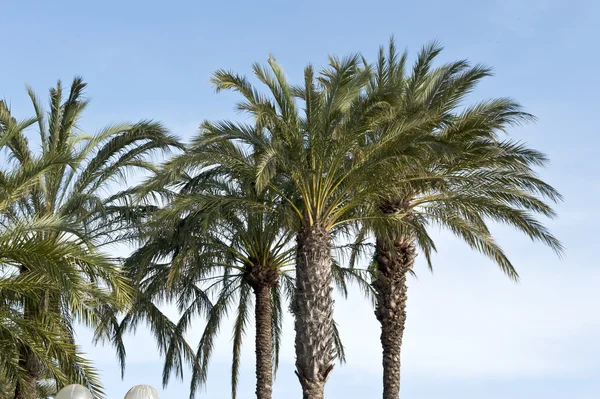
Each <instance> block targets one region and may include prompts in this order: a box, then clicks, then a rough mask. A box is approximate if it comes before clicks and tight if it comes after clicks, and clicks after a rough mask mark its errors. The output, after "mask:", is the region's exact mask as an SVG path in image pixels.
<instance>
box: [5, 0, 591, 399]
mask: <svg viewBox="0 0 600 399" xmlns="http://www.w3.org/2000/svg"><path fill="white" fill-rule="evenodd" d="M0 6H1V8H0V9H1V10H2V11H1V13H0V26H2V28H3V38H4V40H3V44H2V53H3V55H2V63H1V64H0V98H4V99H6V100H8V101H9V102H10V104H11V107H12V110H13V111H14V113H15V114H17V115H19V116H23V117H24V116H29V115H31V113H32V110H31V107H30V105H29V104H28V102H27V97H26V94H25V91H24V84H25V83H29V84H30V85H32V86H33V87H34V88H35V89H36V90H37V91H38V93H40V94H44V95H45V93H46V90H47V88H49V87H50V86H52V85H53V84H54V83H55V81H56V80H57V79H62V80H63V82H64V83H65V84H67V83H69V81H70V80H71V79H72V77H73V76H74V75H83V76H84V78H85V79H86V81H87V82H88V83H89V87H88V92H87V93H88V95H89V97H91V99H92V103H91V105H90V107H89V108H88V113H87V114H86V116H85V117H84V119H83V121H82V128H84V129H86V130H91V131H93V130H96V129H99V128H100V127H102V126H103V125H106V124H108V123H110V122H115V121H123V120H138V119H141V118H153V119H157V120H160V121H162V122H164V123H165V124H166V125H167V126H168V127H169V128H170V129H172V131H173V132H174V133H176V134H178V135H180V136H181V137H183V138H189V137H190V136H191V135H192V134H194V132H195V130H196V128H197V126H198V124H199V123H200V122H201V121H202V120H204V119H221V118H230V117H237V115H236V114H235V113H234V112H232V111H231V110H232V105H233V103H234V101H235V99H236V98H235V96H233V95H230V94H219V95H216V94H215V93H214V90H213V89H212V87H211V86H210V84H209V82H208V80H209V77H210V74H211V72H213V71H214V70H215V69H217V68H227V69H234V70H235V71H237V72H240V73H248V72H249V71H250V65H251V63H252V62H254V61H265V60H266V59H267V56H268V54H269V53H272V54H274V55H275V56H276V57H277V59H278V60H279V61H280V62H281V63H282V64H283V66H284V67H285V69H286V71H287V73H288V75H289V78H290V79H291V80H295V81H298V79H299V77H300V74H301V71H302V68H303V67H304V66H305V64H306V63H308V62H311V63H314V64H315V65H317V66H318V65H322V64H323V63H324V62H325V60H326V57H327V55H328V54H338V55H344V54H348V53H350V52H358V51H361V52H363V53H364V54H365V55H366V56H367V57H370V58H372V57H373V55H374V54H375V52H376V50H377V47H378V46H379V45H381V44H385V43H386V42H387V40H388V38H389V36H390V35H391V34H394V35H395V37H396V40H397V43H398V45H399V46H400V47H406V48H408V50H409V51H410V52H411V54H413V55H414V53H415V51H417V50H418V48H419V47H420V46H421V45H422V44H424V43H426V42H427V41H430V40H432V39H439V40H440V41H442V42H443V44H444V45H445V47H446V50H445V51H444V53H443V55H442V56H441V58H442V59H443V60H454V59H457V58H465V57H466V58H469V59H470V60H472V61H473V62H484V63H486V64H488V65H490V66H492V67H494V70H495V73H496V76H495V77H493V78H490V79H488V80H487V81H485V83H483V84H482V85H481V86H480V88H479V89H478V90H477V91H476V92H475V93H474V97H475V98H487V97H492V96H494V97H497V96H510V97H514V98H516V99H517V100H519V101H520V102H521V103H522V104H523V105H525V106H526V108H527V110H529V111H530V112H532V113H533V114H535V115H536V116H537V117H538V118H539V121H538V122H537V123H536V124H532V125H528V126H525V127H521V128H518V129H515V130H514V131H512V132H511V135H512V137H515V138H518V139H521V140H524V141H526V142H527V143H528V144H529V145H531V146H532V147H534V148H536V149H539V150H541V151H544V152H546V153H547V154H548V155H549V156H550V158H551V160H552V163H551V165H550V166H549V167H548V168H547V169H546V170H544V171H542V175H543V176H544V177H545V178H546V179H547V180H548V181H549V182H550V183H552V184H553V185H555V186H556V187H557V188H558V189H559V190H560V191H561V192H562V193H563V194H564V195H565V202H564V203H563V204H560V205H559V206H558V207H557V209H558V212H559V215H560V218H559V219H558V220H557V221H551V222H549V225H550V226H551V227H552V229H553V231H554V232H555V233H556V235H558V236H559V238H561V239H562V240H563V241H564V243H565V245H566V247H567V252H566V255H565V257H564V258H563V259H562V260H561V259H558V258H557V257H556V256H554V255H553V254H552V253H551V251H550V250H548V249H546V248H543V247H542V246H540V245H535V244H532V243H530V242H529V241H527V240H526V239H524V238H523V237H522V236H520V235H518V234H516V233H514V232H513V231H511V230H509V229H504V228H499V229H497V235H498V238H499V240H500V242H501V243H502V244H503V246H504V247H505V248H506V250H507V252H508V253H509V254H510V256H511V258H512V259H513V261H514V263H515V264H516V265H517V266H518V268H519V271H520V272H521V275H522V282H521V283H520V284H518V285H516V284H513V283H511V282H510V281H509V280H508V279H506V278H504V277H503V275H502V274H501V273H500V272H499V271H498V270H497V269H496V268H495V267H494V265H493V264H491V262H489V261H488V260H486V259H484V258H483V257H481V256H479V255H477V254H474V253H471V252H470V251H469V250H468V249H467V248H466V247H465V246H464V245H462V244H461V243H460V242H458V241H457V240H455V239H454V238H452V237H450V236H449V235H447V234H445V233H440V234H439V235H438V237H439V240H438V241H439V254H438V255H437V257H436V258H435V267H436V269H435V273H434V274H430V273H429V272H428V271H427V270H426V268H425V267H424V265H423V264H422V263H419V262H418V264H417V274H418V280H415V279H413V280H412V281H411V282H410V292H409V305H408V306H409V307H408V312H409V316H408V317H409V320H408V325H407V331H406V339H405V343H404V352H403V382H402V392H403V395H404V397H405V398H410V399H428V398H442V397H443V398H447V399H454V398H461V399H479V398H482V397H484V398H492V399H501V398H502V399H505V398H511V399H525V398H528V399H529V398H538V397H544V398H546V399H563V398H569V399H588V398H589V399H591V398H596V397H597V394H598V392H600V379H599V378H598V375H600V363H599V362H598V357H599V355H600V344H599V343H598V340H597V337H598V336H599V335H600V312H598V305H600V294H599V291H598V287H599V286H600V268H598V266H600V261H599V260H598V258H597V256H595V255H596V254H595V246H596V245H597V240H596V239H595V238H596V237H597V232H596V228H595V227H596V226H597V225H598V223H600V214H599V211H598V205H600V204H599V201H598V198H599V197H600V179H599V178H598V172H600V168H599V167H598V164H597V162H596V159H595V157H596V153H597V149H598V147H599V144H600V139H599V138H598V137H599V135H598V124H597V121H596V116H597V115H598V112H599V109H600V101H599V100H598V95H597V93H598V92H599V90H600V74H598V72H597V71H598V62H599V61H600V56H599V55H598V54H600V51H599V50H600V42H599V41H598V37H599V35H600V27H598V25H597V17H598V15H600V3H597V2H595V1H592V0H590V1H577V0H575V1H558V0H547V1H542V0H528V1H519V0H506V1H494V0H488V1H466V0H462V1H458V0H457V1H452V2H448V1H428V2H403V1H371V2H366V1H353V0H350V1H324V0H322V1H318V2H317V1H296V2H289V1H283V0H280V1H262V0H261V1H258V0H257V1H244V2H242V1H229V2H223V3H218V2H210V3H209V2H193V1H171V2H165V1H161V2H154V1H119V2H117V1H112V0H106V1H102V2H83V1H61V0H57V1H53V2H45V1H37V2H34V1H27V0H20V1H9V0H1V1H0ZM351 294H352V295H351V297H350V299H349V300H348V301H343V300H341V299H339V300H338V301H337V307H336V319H337V320H338V322H339V323H340V325H341V328H342V333H343V339H344V341H345V343H346V346H347V352H348V353H347V354H348V364H346V365H344V366H343V367H336V370H335V371H334V373H333V376H332V378H331V380H330V382H329V384H328V387H327V393H328V397H330V398H334V397H335V398H337V397H344V398H350V399H353V398H370V397H378V396H380V392H381V377H380V349H379V343H378V328H377V327H378V326H377V323H376V321H375V319H374V316H373V314H372V311H371V309H370V308H369V305H368V304H367V303H365V301H363V300H362V299H361V298H360V295H359V293H358V292H354V293H351ZM201 330H202V321H198V322H197V325H196V326H195V328H194V329H193V331H192V332H191V333H190V341H191V342H192V344H195V342H197V338H198V335H199V334H200V332H201ZM222 332H223V334H222V336H221V339H220V340H219V342H218V345H217V348H216V352H215V357H214V360H213V362H212V366H211V367H212V368H211V372H210V376H209V378H210V380H209V384H208V386H207V387H206V389H205V391H204V392H203V395H202V397H207V398H226V397H228V392H229V386H228V381H229V370H230V365H229V363H228V362H229V361H230V351H231V346H230V337H231V335H230V330H229V329H227V328H225V329H223V330H222ZM285 334H286V336H285V348H284V350H283V355H282V364H281V367H280V370H279V374H278V377H277V381H276V385H275V397H276V398H287V397H294V396H295V397H299V385H298V382H297V380H296V378H295V376H294V374H293V361H294V359H293V345H292V342H293V331H292V329H291V320H289V319H288V320H287V321H286V329H285ZM78 337H79V339H80V342H81V344H82V345H83V346H84V348H85V350H86V351H87V352H89V354H90V356H91V357H92V358H93V359H95V360H96V362H97V365H98V367H99V368H100V369H101V370H102V376H103V379H104V383H105V385H106V388H107V394H108V398H109V399H112V398H115V399H118V398H122V397H123V396H124V394H125V392H126V391H127V389H129V388H130V387H131V386H133V385H135V384H138V383H147V384H151V385H154V386H155V387H157V388H159V387H160V372H161V371H160V370H161V365H160V359H159V356H158V354H157V351H156V348H155V346H154V343H153V341H152V340H151V339H150V337H149V335H148V333H147V332H146V331H144V329H143V328H140V331H139V332H138V333H137V335H136V336H135V337H131V338H130V339H129V340H128V342H127V344H128V351H129V360H130V362H129V364H128V369H127V374H126V377H125V380H124V381H121V379H120V377H119V374H118V367H117V365H116V362H115V360H114V359H115V358H114V354H113V353H112V352H111V350H110V348H101V347H100V348H99V347H93V346H92V345H91V344H90V342H89V341H90V340H89V338H90V334H89V332H87V331H85V330H81V331H80V333H79V336H78ZM252 341H253V337H252V336H251V335H249V336H248V340H247V341H246V342H247V343H246V345H245V347H244V349H243V350H244V359H243V363H242V378H241V386H240V395H239V397H240V398H242V399H245V398H251V397H253V392H254V386H253V385H254V374H253V362H254V359H253V349H252ZM161 392H162V397H163V398H164V399H168V398H181V397H187V384H182V383H177V382H173V383H172V384H171V385H169V387H168V388H166V389H165V390H163V391H161Z"/></svg>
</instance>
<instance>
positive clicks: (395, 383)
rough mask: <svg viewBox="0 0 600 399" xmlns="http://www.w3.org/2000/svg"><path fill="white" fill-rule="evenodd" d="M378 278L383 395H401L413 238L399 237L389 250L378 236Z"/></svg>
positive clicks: (395, 397) (375, 285)
mask: <svg viewBox="0 0 600 399" xmlns="http://www.w3.org/2000/svg"><path fill="white" fill-rule="evenodd" d="M375 251H376V252H375V256H376V262H377V268H378V272H377V278H376V280H375V281H374V282H373V288H374V289H375V293H376V298H377V304H376V307H375V316H376V317H377V320H379V322H380V323H381V337H380V339H381V346H382V348H383V399H398V398H399V397H400V349H401V346H402V336H403V333H404V324H405V322H406V292H407V288H408V287H407V286H406V276H407V275H408V273H409V272H410V270H411V269H412V267H413V265H414V262H415V257H416V250H415V244H414V241H413V240H412V239H410V238H398V239H396V240H395V241H394V249H393V250H390V249H389V248H388V246H387V245H386V243H384V241H383V240H381V239H377V243H376V249H375Z"/></svg>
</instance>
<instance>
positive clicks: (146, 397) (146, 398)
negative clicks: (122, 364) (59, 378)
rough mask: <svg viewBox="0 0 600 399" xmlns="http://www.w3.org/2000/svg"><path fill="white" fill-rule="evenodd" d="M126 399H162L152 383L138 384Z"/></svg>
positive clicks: (128, 393)
mask: <svg viewBox="0 0 600 399" xmlns="http://www.w3.org/2000/svg"><path fill="white" fill-rule="evenodd" d="M57 399H58V398H57ZM125 399H160V395H159V394H158V391H157V390H156V389H154V388H152V387H151V386H150V385H136V386H134V387H133V388H131V389H130V390H129V391H128V392H127V394H126V395H125Z"/></svg>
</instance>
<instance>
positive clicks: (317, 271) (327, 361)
mask: <svg viewBox="0 0 600 399" xmlns="http://www.w3.org/2000/svg"><path fill="white" fill-rule="evenodd" d="M297 240H298V249H297V258H296V294H295V298H294V307H293V311H294V316H295V326H294V327H295V330H296V374H297V375H298V379H299V380H300V384H301V385H302V392H303V398H304V399H322V398H323V397H324V391H325V383H326V382H327V379H328V378H329V374H330V373H331V370H332V369H333V365H334V335H333V294H332V287H331V237H330V235H329V233H328V232H327V231H326V230H325V229H324V228H322V227H321V226H318V225H315V226H310V227H307V228H305V229H304V230H303V231H302V232H301V233H299V234H298V237H297Z"/></svg>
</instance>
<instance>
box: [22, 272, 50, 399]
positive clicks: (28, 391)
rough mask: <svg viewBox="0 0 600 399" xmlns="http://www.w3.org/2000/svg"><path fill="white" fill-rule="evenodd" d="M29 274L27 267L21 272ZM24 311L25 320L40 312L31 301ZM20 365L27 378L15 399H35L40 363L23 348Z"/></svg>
mask: <svg viewBox="0 0 600 399" xmlns="http://www.w3.org/2000/svg"><path fill="white" fill-rule="evenodd" d="M27 272H28V270H27V268H25V267H22V268H21V270H20V274H24V273H27ZM44 304H45V301H44ZM23 309H24V310H23V318H24V319H29V320H30V319H32V318H34V317H36V316H37V315H38V314H39V312H40V309H39V308H38V307H37V306H36V304H34V303H32V302H31V301H29V300H25V303H24V306H23ZM19 365H20V366H21V367H22V368H23V370H25V376H24V378H23V380H22V381H18V382H17V385H16V387H15V399H35V397H36V391H37V381H38V379H39V378H40V375H41V370H40V362H39V360H38V359H37V357H36V356H35V355H34V354H33V353H31V352H30V351H29V350H27V348H25V347H21V349H20V350H19Z"/></svg>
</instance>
